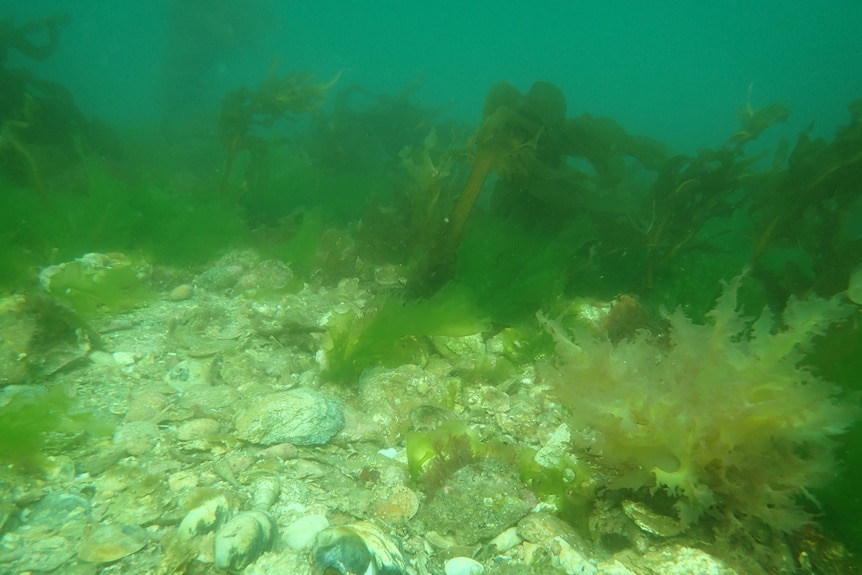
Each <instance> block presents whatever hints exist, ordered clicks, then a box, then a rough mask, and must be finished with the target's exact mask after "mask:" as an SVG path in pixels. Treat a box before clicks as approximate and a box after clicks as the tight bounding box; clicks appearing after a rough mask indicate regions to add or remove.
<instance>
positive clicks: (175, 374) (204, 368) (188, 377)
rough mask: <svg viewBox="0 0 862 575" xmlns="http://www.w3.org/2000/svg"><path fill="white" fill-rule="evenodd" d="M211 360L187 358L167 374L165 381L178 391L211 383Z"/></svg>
mask: <svg viewBox="0 0 862 575" xmlns="http://www.w3.org/2000/svg"><path fill="white" fill-rule="evenodd" d="M211 371H212V364H211V363H210V362H205V361H198V360H194V359H187V360H183V361H181V362H179V363H178V364H176V365H175V366H174V367H172V368H171V370H170V371H168V372H167V373H166V374H165V383H167V384H168V385H170V386H171V387H173V388H174V389H176V390H177V391H185V390H187V389H188V388H190V387H195V386H198V385H210V383H211V381H210V373H211Z"/></svg>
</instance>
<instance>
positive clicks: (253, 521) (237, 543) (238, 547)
mask: <svg viewBox="0 0 862 575" xmlns="http://www.w3.org/2000/svg"><path fill="white" fill-rule="evenodd" d="M277 532H278V526H277V525H276V523H275V520H274V519H273V518H272V517H271V516H270V515H269V513H266V512H265V511H260V510H254V511H245V512H243V513H240V514H239V515H237V516H236V517H234V518H233V519H231V520H230V521H228V522H227V523H225V524H224V526H222V528H221V529H219V530H218V531H217V532H216V534H215V540H214V541H213V549H214V563H215V566H216V568H217V569H222V570H225V571H241V570H243V569H245V568H246V567H247V566H248V565H251V564H252V563H254V562H255V560H256V559H257V558H258V557H260V556H261V554H263V553H264V552H265V551H269V550H270V549H272V546H273V544H274V543H275V539H276V534H277Z"/></svg>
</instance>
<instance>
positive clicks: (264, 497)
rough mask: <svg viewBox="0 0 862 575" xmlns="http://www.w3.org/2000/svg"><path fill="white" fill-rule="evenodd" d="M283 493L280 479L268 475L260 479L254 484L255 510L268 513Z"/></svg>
mask: <svg viewBox="0 0 862 575" xmlns="http://www.w3.org/2000/svg"><path fill="white" fill-rule="evenodd" d="M280 492H281V483H280V482H279V481H278V477H275V476H273V475H266V476H264V477H261V478H260V479H258V480H257V481H256V482H255V484H254V494H253V495H252V498H253V500H254V508H255V509H260V510H261V511H266V510H268V509H269V508H270V507H272V504H273V503H275V502H276V501H277V500H278V495H279V493H280Z"/></svg>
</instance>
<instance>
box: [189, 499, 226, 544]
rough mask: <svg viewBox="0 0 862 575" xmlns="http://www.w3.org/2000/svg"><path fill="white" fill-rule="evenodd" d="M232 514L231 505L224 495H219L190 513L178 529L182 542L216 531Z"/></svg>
mask: <svg viewBox="0 0 862 575" xmlns="http://www.w3.org/2000/svg"><path fill="white" fill-rule="evenodd" d="M230 514H231V505H230V503H229V502H228V500H227V497H225V496H224V495H219V496H218V497H214V498H212V499H210V500H208V501H205V502H204V503H202V504H201V505H198V506H197V507H195V508H194V509H192V510H191V511H189V512H188V513H187V514H186V516H185V517H184V518H183V520H182V521H181V522H180V526H179V528H178V529H177V535H179V537H180V539H181V540H189V539H192V538H193V537H195V536H197V535H203V534H205V533H209V532H210V531H215V530H216V529H218V528H219V527H221V525H222V524H224V522H225V521H227V518H228V517H229V516H230Z"/></svg>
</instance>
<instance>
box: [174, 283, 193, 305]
mask: <svg viewBox="0 0 862 575" xmlns="http://www.w3.org/2000/svg"><path fill="white" fill-rule="evenodd" d="M194 293H195V288H194V287H193V286H192V284H181V285H178V286H177V287H175V288H174V289H172V290H171V293H169V294H168V299H169V300H171V301H185V300H187V299H189V298H190V297H192V294H194Z"/></svg>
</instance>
